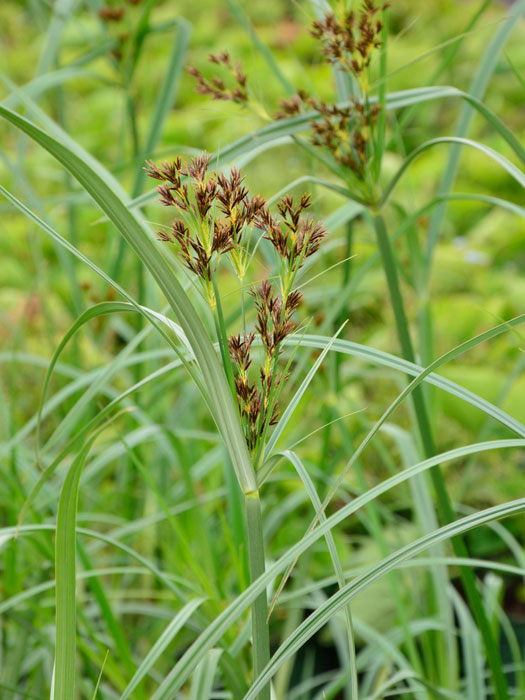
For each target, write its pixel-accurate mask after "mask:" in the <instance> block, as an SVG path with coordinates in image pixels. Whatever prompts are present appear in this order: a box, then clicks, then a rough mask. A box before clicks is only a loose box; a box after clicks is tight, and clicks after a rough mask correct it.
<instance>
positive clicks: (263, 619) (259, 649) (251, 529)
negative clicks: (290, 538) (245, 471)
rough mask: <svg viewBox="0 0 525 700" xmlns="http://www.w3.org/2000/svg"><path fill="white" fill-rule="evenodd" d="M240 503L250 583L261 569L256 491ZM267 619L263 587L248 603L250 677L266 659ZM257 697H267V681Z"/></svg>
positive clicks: (257, 672)
mask: <svg viewBox="0 0 525 700" xmlns="http://www.w3.org/2000/svg"><path fill="white" fill-rule="evenodd" d="M244 503H245V507H246V530H247V535H248V561H249V568H250V583H253V582H254V581H255V580H256V579H257V578H259V576H261V574H263V573H264V571H265V560H264V538H263V529H262V513H261V501H260V499H259V491H251V492H249V493H245V494H244ZM267 618H268V599H267V597H266V590H263V591H262V592H261V594H260V595H259V596H258V597H257V598H256V599H255V600H254V602H253V605H252V639H253V676H254V679H255V678H257V677H258V676H259V675H260V673H261V671H262V670H263V669H264V667H265V666H266V664H267V663H268V662H269V661H270V634H269V627H268V622H267ZM257 700H270V684H267V685H266V686H265V687H264V688H262V689H261V691H260V693H259V694H258V696H257Z"/></svg>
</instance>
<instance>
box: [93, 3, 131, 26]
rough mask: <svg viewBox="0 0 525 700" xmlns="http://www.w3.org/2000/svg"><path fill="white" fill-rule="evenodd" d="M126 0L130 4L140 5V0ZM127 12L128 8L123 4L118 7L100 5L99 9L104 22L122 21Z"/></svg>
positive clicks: (99, 14)
mask: <svg viewBox="0 0 525 700" xmlns="http://www.w3.org/2000/svg"><path fill="white" fill-rule="evenodd" d="M126 2H127V4H128V5H138V4H139V2H140V0H126ZM125 12H126V8H125V7H124V6H123V5H120V6H118V7H113V6H111V5H102V7H100V8H99V9H98V11H97V13H98V16H99V17H100V19H101V20H103V21H104V22H120V21H121V20H122V19H123V17H124V14H125Z"/></svg>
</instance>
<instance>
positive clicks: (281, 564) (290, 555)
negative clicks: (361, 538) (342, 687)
mask: <svg viewBox="0 0 525 700" xmlns="http://www.w3.org/2000/svg"><path fill="white" fill-rule="evenodd" d="M523 447H525V440H523V439H516V440H494V441H491V442H489V443H478V444H475V445H468V446H465V447H460V448H457V449H455V450H450V451H449V452H444V453H442V454H439V455H437V456H436V457H432V458H431V459H426V460H424V461H423V462H419V463H418V464H416V465H414V466H412V467H408V468H406V469H405V470H403V471H401V472H399V473H397V474H395V475H394V476H392V477H390V478H389V479H386V480H385V481H383V482H382V483H380V484H378V485H377V486H374V487H373V488H371V489H369V490H368V491H367V492H366V493H365V494H362V495H361V496H358V497H356V498H355V499H354V500H352V501H351V502H350V503H348V504H346V505H344V506H343V507H342V508H340V509H339V510H338V511H337V512H336V513H334V514H333V515H331V516H329V517H327V519H326V521H325V522H324V523H321V524H320V525H319V526H318V527H317V528H315V529H314V530H312V531H310V532H308V533H307V534H305V535H304V536H303V537H302V538H301V540H300V541H299V542H297V543H296V544H295V545H293V546H291V547H290V548H289V549H288V551H287V552H285V554H283V555H282V556H281V557H280V558H279V559H278V560H277V561H276V562H274V563H273V564H270V565H269V566H268V567H267V569H266V571H265V573H264V574H262V575H261V576H259V578H258V579H257V580H256V581H254V582H253V583H252V584H251V585H250V586H249V587H248V588H247V589H246V590H244V591H243V592H242V593H240V594H239V595H238V596H237V598H236V600H235V601H234V602H233V603H231V604H230V605H229V606H228V607H227V608H226V610H224V612H222V613H221V614H220V615H219V617H217V618H215V620H214V621H213V622H212V623H211V624H210V625H209V627H208V628H207V629H206V630H204V631H203V632H202V633H201V634H200V635H199V637H198V638H197V639H196V640H195V641H194V642H193V644H192V645H191V646H190V647H189V648H188V649H187V651H186V652H185V653H184V654H183V656H182V657H181V658H180V659H179V661H178V662H177V663H176V664H175V666H174V668H173V669H172V670H171V671H170V673H169V674H168V675H167V676H166V678H165V679H164V680H163V682H162V684H161V686H160V687H159V688H158V690H157V692H156V693H155V694H154V695H153V697H152V698H151V700H168V698H172V697H173V694H175V693H176V692H177V690H178V689H179V688H180V687H181V685H182V684H183V683H184V682H185V681H186V679H187V678H188V677H189V675H190V674H191V673H192V671H193V669H194V668H195V666H196V664H197V663H198V662H199V661H200V659H202V658H203V656H204V655H205V653H206V651H207V650H208V649H210V648H211V647H212V646H213V645H214V644H216V643H217V641H218V640H219V639H220V638H221V637H222V635H223V634H224V633H225V632H226V630H227V629H228V628H229V627H230V625H232V624H233V622H235V620H237V619H238V618H239V617H240V616H241V615H242V614H243V612H244V611H245V610H246V608H247V607H248V606H249V605H250V603H251V602H252V601H253V600H254V599H255V598H256V597H257V595H259V593H260V592H261V591H262V590H264V589H265V587H266V586H267V585H268V584H269V583H270V582H271V581H273V579H274V578H275V576H276V575H278V574H279V573H281V572H282V571H283V570H284V569H285V568H286V567H287V566H289V565H290V564H291V563H292V562H293V561H295V559H297V558H298V557H299V556H300V555H301V554H302V553H304V552H306V551H307V550H308V549H309V548H310V547H311V545H312V544H313V543H314V542H316V541H317V540H318V539H320V538H321V537H323V536H324V535H325V533H326V532H328V531H329V530H331V529H332V528H333V527H335V526H336V525H337V524H338V523H340V522H342V521H343V520H345V519H346V518H347V517H349V516H350V515H353V514H354V513H355V512H357V510H359V509H360V508H362V507H363V506H364V505H366V504H367V503H370V502H371V501H373V500H374V499H375V498H377V497H379V496H380V495H381V494H383V493H386V492H387V491H389V490H390V489H391V488H393V487H394V486H397V485H399V484H402V483H404V482H406V481H408V480H409V479H411V478H412V477H413V476H415V475H416V474H421V473H423V472H424V471H426V470H428V469H431V468H432V467H433V466H435V465H437V464H444V463H446V462H448V461H449V460H451V459H457V458H461V457H464V456H466V455H469V454H477V453H481V452H485V451H486V450H493V449H503V448H523ZM447 527H451V526H447ZM1 534H2V531H1V530H0V535H1ZM431 544H434V543H433V542H430V545H431ZM418 553H419V552H415V554H418ZM401 563H402V561H399V564H401ZM385 573H386V572H385ZM308 619H309V618H308Z"/></svg>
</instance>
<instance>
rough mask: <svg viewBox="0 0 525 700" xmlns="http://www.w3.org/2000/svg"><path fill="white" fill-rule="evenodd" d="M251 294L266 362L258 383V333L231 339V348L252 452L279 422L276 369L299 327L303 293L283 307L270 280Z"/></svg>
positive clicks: (295, 294)
mask: <svg viewBox="0 0 525 700" xmlns="http://www.w3.org/2000/svg"><path fill="white" fill-rule="evenodd" d="M251 294H252V296H253V297H254V302H255V309H256V312H257V317H256V323H255V330H256V331H257V333H258V334H259V335H260V338H261V341H262V344H263V348H264V353H265V360H264V363H263V364H262V365H261V366H260V367H259V383H257V381H256V380H253V379H251V378H250V377H249V374H248V368H249V367H250V365H251V363H252V359H251V346H252V343H253V341H254V340H255V333H254V332H253V331H252V332H250V333H246V334H244V336H241V335H234V336H232V337H230V338H229V339H228V348H229V352H230V358H231V360H232V363H233V364H234V366H235V369H236V374H235V379H234V381H235V391H236V394H237V403H238V405H239V411H240V414H241V417H242V419H243V424H244V426H245V434H246V442H247V444H248V447H249V449H250V450H253V449H255V447H256V445H257V442H258V440H259V439H260V437H261V436H262V435H263V434H264V432H265V430H266V428H267V427H268V426H272V425H275V424H276V423H277V422H278V420H279V403H278V401H277V398H276V395H277V394H278V393H279V389H280V387H281V384H282V382H283V378H284V377H283V373H282V372H279V371H278V370H277V360H278V358H279V355H280V352H281V351H280V346H281V344H282V342H283V340H284V339H285V338H286V336H288V335H289V334H290V333H293V331H294V330H295V329H296V327H297V326H296V324H295V322H294V321H293V320H292V315H293V313H294V311H295V310H296V309H297V308H298V307H299V305H300V304H301V301H302V294H301V293H300V292H298V291H293V292H291V293H290V294H289V295H288V297H287V299H286V302H285V303H284V304H283V300H282V298H281V297H280V296H279V295H278V294H276V293H274V291H273V288H272V285H271V284H270V283H269V282H268V281H267V280H265V281H263V282H261V284H259V285H258V286H256V287H254V288H253V289H252V290H251Z"/></svg>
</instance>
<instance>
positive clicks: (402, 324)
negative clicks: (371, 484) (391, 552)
mask: <svg viewBox="0 0 525 700" xmlns="http://www.w3.org/2000/svg"><path fill="white" fill-rule="evenodd" d="M373 222H374V228H375V232H376V237H377V243H378V247H379V252H380V255H381V260H382V263H383V268H384V270H385V275H386V279H387V284H388V291H389V294H390V301H391V303H392V308H393V310H394V317H395V322H396V329H397V335H398V339H399V344H400V346H401V352H402V354H403V357H404V359H405V360H408V361H409V362H415V355H414V349H413V346H412V340H411V338H410V332H409V329H408V321H407V316H406V313H405V307H404V304H403V297H402V295H401V289H400V286H399V278H398V273H397V268H396V263H395V259H394V253H393V250H392V246H391V244H390V239H389V237H388V233H387V229H386V225H385V221H384V219H383V216H382V215H381V214H379V213H378V214H376V215H375V216H374V217H373ZM412 401H413V406H414V411H415V414H416V420H417V425H418V429H419V434H420V437H421V442H422V444H423V450H424V453H425V456H426V457H427V458H428V457H433V456H434V455H435V454H436V449H435V444H434V438H433V436H432V430H431V427H430V420H429V416H428V412H427V407H426V404H425V398H424V394H423V391H422V388H421V387H420V386H418V387H416V388H415V389H414V391H413V392H412ZM430 475H431V478H432V484H433V486H434V490H435V492H436V496H437V502H438V510H439V513H440V518H441V520H442V521H443V523H444V524H448V523H451V522H453V520H454V519H455V514H454V509H453V507H452V503H451V500H450V497H449V495H448V491H447V488H446V485H445V480H444V478H443V473H442V471H441V468H440V466H439V465H436V466H435V467H434V468H433V469H431V470H430ZM451 542H452V547H453V550H454V553H455V555H456V556H457V557H462V558H467V557H469V552H468V549H467V546H466V544H465V541H464V539H463V538H462V537H461V536H456V537H453V538H452V540H451ZM460 576H461V581H462V583H463V587H464V589H465V594H466V596H467V600H468V603H469V606H470V608H471V611H472V614H473V616H474V619H475V621H476V624H477V626H478V628H479V631H480V633H481V637H482V639H483V644H484V646H485V650H486V653H487V660H488V664H489V668H490V673H491V677H492V682H493V685H494V697H495V698H496V700H507V698H508V689H507V681H506V678H505V674H504V672H503V669H502V665H501V658H500V653H499V649H498V646H497V644H496V640H495V639H494V634H493V632H492V628H491V626H490V622H489V620H488V618H487V615H486V613H485V609H484V606H483V601H482V599H481V595H480V593H479V590H478V588H477V585H476V578H475V576H474V573H473V571H472V569H471V568H470V567H467V566H462V567H461V571H460Z"/></svg>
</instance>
